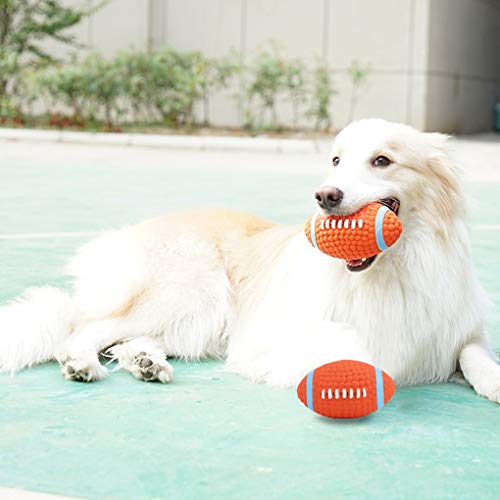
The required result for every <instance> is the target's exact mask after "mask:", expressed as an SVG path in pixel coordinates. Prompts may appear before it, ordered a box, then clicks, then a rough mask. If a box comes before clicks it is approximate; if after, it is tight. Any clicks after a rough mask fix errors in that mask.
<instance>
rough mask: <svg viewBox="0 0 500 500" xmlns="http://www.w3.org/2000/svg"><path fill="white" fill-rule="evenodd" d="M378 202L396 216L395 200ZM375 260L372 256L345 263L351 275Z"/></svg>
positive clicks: (397, 208) (387, 199)
mask: <svg viewBox="0 0 500 500" xmlns="http://www.w3.org/2000/svg"><path fill="white" fill-rule="evenodd" d="M378 201H379V203H382V205H385V206H386V207H387V208H388V209H389V210H392V211H393V212H394V213H395V214H396V215H397V214H398V212H399V206H400V203H399V200H398V199H397V198H392V197H389V198H383V199H381V200H378ZM376 258H377V256H376V255H373V256H372V257H367V258H365V259H354V260H346V261H345V263H346V267H347V270H348V271H351V272H352V273H359V272H360V271H364V270H365V269H368V268H369V267H370V266H371V265H372V264H373V263H374V262H375V259H376Z"/></svg>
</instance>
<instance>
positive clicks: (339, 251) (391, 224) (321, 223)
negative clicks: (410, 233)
mask: <svg viewBox="0 0 500 500" xmlns="http://www.w3.org/2000/svg"><path fill="white" fill-rule="evenodd" d="M402 231H403V225H402V223H401V220H400V219H399V217H398V216H397V214H396V213H395V212H394V211H392V210H391V209H390V208H388V207H387V206H386V205H384V204H383V203H380V202H373V203H370V204H368V205H366V206H364V207H363V208H361V209H360V210H358V211H357V212H355V213H353V214H351V215H347V216H336V215H321V214H315V215H313V216H312V217H311V218H310V219H309V220H308V221H307V223H306V227H305V232H306V236H307V239H308V240H309V242H310V243H311V244H312V245H313V246H315V247H316V248H318V249H319V250H321V251H322V252H323V253H326V254H327V255H330V256H331V257H336V258H338V259H344V260H347V261H356V260H360V259H366V258H369V257H373V256H374V255H377V254H379V253H380V252H383V251H384V250H386V249H387V248H389V247H390V246H392V245H394V243H395V242H396V241H397V240H398V238H399V236H400V235H401V232H402Z"/></svg>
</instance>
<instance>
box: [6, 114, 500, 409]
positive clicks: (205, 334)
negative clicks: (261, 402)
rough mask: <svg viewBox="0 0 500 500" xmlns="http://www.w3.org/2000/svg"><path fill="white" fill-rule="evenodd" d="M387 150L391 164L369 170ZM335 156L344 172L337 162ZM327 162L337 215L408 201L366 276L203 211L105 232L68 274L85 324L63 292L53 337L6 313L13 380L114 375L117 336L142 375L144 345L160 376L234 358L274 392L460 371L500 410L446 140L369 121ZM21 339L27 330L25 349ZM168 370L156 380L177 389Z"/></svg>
mask: <svg viewBox="0 0 500 500" xmlns="http://www.w3.org/2000/svg"><path fill="white" fill-rule="evenodd" d="M379 155H384V156H387V157H389V158H390V159H391V160H392V163H391V165H390V166H388V167H384V168H375V167H373V165H372V161H373V159H374V158H375V157H376V156H379ZM335 156H338V157H339V158H340V163H339V165H338V166H336V167H333V166H331V160H332V158H333V157H335ZM328 160H329V164H330V167H329V172H328V176H327V179H326V181H325V182H324V184H327V185H332V186H335V187H337V188H339V189H341V190H342V191H343V192H344V198H343V200H342V203H341V204H340V205H339V206H338V207H336V209H335V210H334V211H335V212H337V213H339V214H348V213H352V212H354V211H355V210H357V209H359V208H360V207H361V206H363V205H364V204H366V203H368V202H371V201H374V200H377V199H381V198H384V197H388V196H392V197H396V198H398V199H399V200H400V201H401V208H400V213H399V215H400V217H401V220H402V221H403V227H404V229H403V234H402V236H401V238H400V240H399V241H398V242H397V243H396V244H395V245H394V246H393V247H392V248H390V249H389V250H387V251H385V252H384V253H383V254H381V255H379V256H378V257H377V258H376V260H375V262H374V263H373V265H372V266H371V267H370V268H368V269H366V270H365V271H362V272H360V273H351V272H349V271H348V270H347V269H346V266H345V263H344V262H343V261H339V260H336V259H332V258H330V257H327V256H326V255H323V254H321V253H320V252H319V251H317V250H316V249H314V248H312V247H311V245H310V244H309V243H308V242H307V240H306V238H305V236H304V235H303V233H302V231H301V230H300V228H299V229H298V230H297V231H296V232H295V233H293V232H292V233H293V234H294V235H293V236H291V237H288V236H287V233H286V232H283V231H282V230H281V229H280V228H272V227H271V228H268V229H265V230H259V231H260V232H259V231H256V232H257V233H258V234H256V235H255V236H252V234H253V233H252V234H250V236H244V235H242V234H239V233H238V228H239V226H242V225H243V222H241V223H240V224H235V225H234V227H233V229H231V230H226V229H224V230H222V229H220V228H221V227H222V225H221V224H222V223H223V222H224V224H226V222H227V221H226V220H224V221H222V219H221V218H219V219H217V218H216V219H215V220H216V221H219V222H218V223H210V221H209V220H208V215H207V222H206V224H205V222H204V221H203V219H202V220H201V222H200V221H198V222H197V223H196V224H195V223H194V222H193V223H192V224H191V222H189V221H190V219H176V218H175V217H172V218H170V217H166V218H164V219H161V220H160V219H158V220H154V221H148V222H146V223H144V224H142V225H139V226H132V227H129V228H125V229H122V230H120V231H115V232H110V233H109V234H107V235H105V236H103V237H102V238H100V239H98V240H95V241H93V242H90V243H89V244H88V245H86V246H85V247H83V249H82V250H81V251H80V252H79V253H78V254H77V256H76V258H75V259H74V260H73V261H72V263H71V265H70V271H71V273H72V274H73V275H74V276H75V278H76V281H75V295H74V298H73V301H72V302H71V303H70V302H69V299H68V300H67V301H66V306H67V310H68V311H72V308H73V307H74V308H75V309H76V310H77V312H78V315H77V316H75V314H74V312H68V315H67V316H65V315H63V317H62V318H61V314H60V313H57V314H56V312H57V311H59V310H60V309H59V306H57V307H56V305H57V304H60V303H61V302H60V297H58V296H57V294H55V295H54V297H53V299H54V300H53V303H54V306H53V309H55V312H54V315H51V314H52V313H50V314H49V317H50V318H52V320H51V321H53V325H52V328H53V332H54V333H53V334H52V333H51V334H50V335H47V334H46V333H45V334H44V335H42V336H40V335H41V331H44V332H46V331H47V326H45V327H43V328H41V327H40V324H42V322H41V321H39V320H38V319H37V318H34V316H36V315H34V316H33V315H32V317H33V318H34V319H33V321H31V320H30V321H31V323H30V324H29V325H27V326H25V325H23V324H22V323H21V321H22V319H20V320H19V322H18V318H19V317H20V315H22V314H26V313H25V312H24V311H25V310H26V309H23V311H21V310H19V309H16V308H18V307H20V306H18V305H16V304H14V305H11V306H7V307H6V308H4V309H3V311H2V317H1V318H0V331H1V337H0V368H1V369H3V370H7V371H12V370H16V369H19V368H22V367H24V366H28V365H30V364H32V363H35V362H39V361H43V360H46V359H49V358H50V357H51V355H50V353H51V352H52V353H53V356H54V355H55V352H56V351H57V352H58V354H57V356H58V359H60V360H61V362H62V370H63V373H64V375H65V376H67V378H73V379H75V378H76V379H79V380H93V379H98V378H101V377H102V376H104V375H105V369H104V368H103V367H101V368H102V370H101V369H100V368H99V367H97V366H96V360H97V356H96V354H97V352H99V351H102V350H103V349H106V348H108V347H109V346H112V345H114V344H116V343H117V342H122V343H121V344H118V345H116V346H115V347H112V349H111V353H112V355H113V356H114V357H115V358H116V359H118V360H119V362H120V365H121V366H123V367H124V368H125V369H127V370H128V371H130V372H131V373H132V374H134V375H135V376H136V377H138V378H144V377H143V375H142V374H141V373H140V372H139V371H138V366H137V361H136V358H137V356H138V355H141V356H143V355H142V354H141V353H142V352H143V351H144V352H145V353H147V355H148V356H149V358H151V359H153V358H154V359H155V365H158V366H160V365H161V363H160V358H161V357H162V355H161V353H163V357H164V355H165V354H168V355H173V356H177V357H182V358H186V359H200V358H202V357H204V356H220V355H225V356H226V357H227V369H229V370H232V371H235V372H237V373H240V374H242V375H244V376H246V377H249V378H251V379H252V380H255V381H265V382H268V383H271V384H273V385H278V386H292V385H294V384H296V383H297V382H298V381H299V380H300V379H301V378H302V377H303V376H304V374H305V373H307V371H308V370H310V369H312V368H314V367H316V366H318V365H321V364H323V363H326V362H329V361H333V360H336V359H344V358H351V359H360V360H364V361H367V362H370V363H374V364H376V365H377V366H379V367H380V368H382V369H384V370H385V371H387V372H388V373H389V374H390V375H391V376H392V377H393V378H394V379H395V381H396V383H397V384H398V385H407V384H419V383H432V382H443V381H447V380H450V379H452V378H454V377H455V375H454V374H455V372H456V370H457V369H459V368H461V370H462V371H463V374H464V376H465V378H466V379H467V380H468V382H469V383H470V384H471V385H472V386H473V387H474V388H475V390H476V391H477V392H478V393H479V394H481V395H482V396H485V397H487V398H489V399H491V400H493V401H496V402H500V366H499V365H498V364H497V363H496V361H495V360H494V358H493V356H492V355H491V353H490V352H489V348H488V344H487V340H486V337H485V333H484V318H485V309H486V306H487V299H486V297H485V295H484V292H483V291H482V289H481V287H480V285H479V283H478V281H477V279H476V276H475V272H474V269H473V266H472V261H471V255H470V249H469V241H468V240H469V238H468V233H467V229H466V225H465V199H464V196H463V193H462V187H461V178H460V172H459V169H458V168H457V166H456V165H455V163H454V162H453V161H452V159H451V157H450V153H449V146H448V140H447V137H445V136H442V135H440V134H425V133H421V132H418V131H416V130H414V129H412V128H411V127H408V126H405V125H401V124H393V123H388V122H385V121H382V120H363V121H360V122H356V123H354V124H352V125H350V126H349V127H347V128H346V129H344V130H343V131H342V132H341V133H340V134H339V135H338V136H337V138H336V140H335V142H334V145H333V148H332V152H331V155H330V156H329V159H328ZM219 217H220V216H219ZM186 220H188V222H186ZM241 220H242V221H243V219H241ZM211 224H212V225H211ZM249 224H250V223H249ZM218 226H220V227H219V232H217V230H216V229H217V227H218ZM225 227H226V226H224V228H225ZM280 231H281V232H280ZM278 240H279V243H278ZM28 304H29V303H28ZM28 304H25V305H24V306H23V308H26V307H32V308H33V311H35V312H36V310H37V306H36V305H35V302H33V305H32V306H29V305H28ZM56 316H59V317H60V319H61V321H57V320H56ZM74 316H75V317H76V318H77V320H76V324H75V326H74V330H73V331H72V330H71V328H68V326H67V325H68V317H74ZM37 325H38V326H37ZM20 326H22V327H21V328H20ZM20 331H22V332H29V333H27V334H26V333H25V337H23V339H24V340H22V341H20V342H18V341H17V340H16V339H17V338H18V337H19V335H20V334H19V332H20ZM63 331H66V333H67V338H66V339H65V340H64V342H63V341H62V339H61V337H62V336H63V335H62V333H61V332H63ZM71 332H72V333H71ZM70 333H71V335H70ZM134 339H135V340H134ZM150 342H151V343H150ZM56 344H57V345H56ZM41 350H43V355H40V352H41ZM138 351H139V352H138ZM53 356H52V357H53ZM165 363H166V362H165ZM139 364H140V363H139ZM146 364H149V363H146ZM68 366H70V367H72V370H69V372H73V373H69V374H68ZM75 366H77V367H78V368H79V375H78V377H74V376H72V374H74V372H75V370H74V367H75ZM85 367H87V370H85ZM165 370H166V371H165V372H164V374H165V376H164V377H163V376H162V377H163V380H161V381H163V382H168V381H169V380H170V377H171V372H170V371H169V370H168V369H166V368H165ZM155 373H156V372H155ZM158 379H161V377H158Z"/></svg>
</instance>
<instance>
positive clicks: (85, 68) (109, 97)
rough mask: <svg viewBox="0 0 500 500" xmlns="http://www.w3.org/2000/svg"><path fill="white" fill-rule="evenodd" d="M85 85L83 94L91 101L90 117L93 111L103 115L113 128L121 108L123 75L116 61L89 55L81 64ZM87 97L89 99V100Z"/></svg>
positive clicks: (97, 55)
mask: <svg viewBox="0 0 500 500" xmlns="http://www.w3.org/2000/svg"><path fill="white" fill-rule="evenodd" d="M81 69H82V72H83V74H84V78H83V84H84V85H85V87H86V88H85V90H84V92H83V93H84V95H85V96H86V97H89V98H90V99H91V100H92V101H93V106H92V108H91V109H92V111H93V112H92V118H93V119H95V118H96V116H95V113H96V112H97V115H98V116H103V117H104V119H105V122H106V125H107V126H108V127H110V128H113V127H114V126H115V125H116V122H117V120H118V117H119V116H120V114H121V112H122V110H121V107H120V105H119V99H120V97H121V96H122V95H123V75H122V71H121V67H120V65H119V64H117V62H116V61H114V60H111V61H108V60H106V59H103V58H102V56H100V55H99V54H91V55H89V56H88V57H87V58H86V59H85V60H84V61H83V64H82V67H81ZM90 99H89V100H90Z"/></svg>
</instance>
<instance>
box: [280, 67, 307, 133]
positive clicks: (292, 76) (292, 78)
mask: <svg viewBox="0 0 500 500" xmlns="http://www.w3.org/2000/svg"><path fill="white" fill-rule="evenodd" d="M305 72H306V68H305V65H304V63H302V62H301V61H298V60H295V61H291V62H290V63H288V64H287V65H286V70H285V78H286V82H285V86H286V90H287V91H288V95H289V96H290V102H291V104H292V112H293V118H292V120H293V126H294V127H295V128H297V126H298V122H299V109H300V106H301V105H302V104H303V103H304V102H305V101H306V95H307V88H306V80H305Z"/></svg>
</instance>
